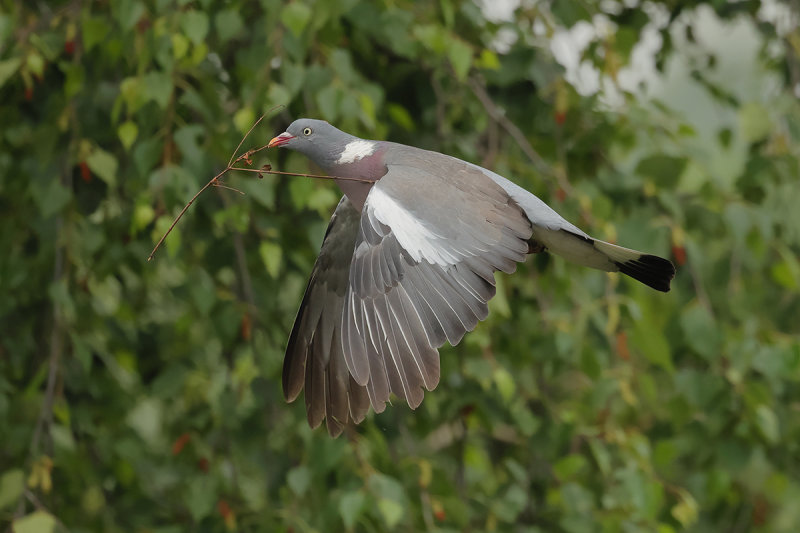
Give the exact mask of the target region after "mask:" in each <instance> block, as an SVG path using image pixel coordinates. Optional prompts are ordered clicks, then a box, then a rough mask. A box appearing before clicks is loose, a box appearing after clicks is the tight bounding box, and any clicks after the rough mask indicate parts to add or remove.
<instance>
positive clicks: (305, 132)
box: [303, 128, 311, 136]
mask: <svg viewBox="0 0 800 533" xmlns="http://www.w3.org/2000/svg"><path fill="white" fill-rule="evenodd" d="M303 135H305V136H309V135H311V128H303Z"/></svg>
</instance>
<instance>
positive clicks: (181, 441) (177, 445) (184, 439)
mask: <svg viewBox="0 0 800 533" xmlns="http://www.w3.org/2000/svg"><path fill="white" fill-rule="evenodd" d="M191 438H192V436H191V435H189V434H188V433H184V434H183V435H181V436H180V437H178V438H177V439H175V442H173V443H172V455H178V454H179V453H181V450H183V447H184V446H186V444H187V443H188V442H189V440H191Z"/></svg>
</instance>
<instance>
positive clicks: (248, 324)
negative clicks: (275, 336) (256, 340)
mask: <svg viewBox="0 0 800 533" xmlns="http://www.w3.org/2000/svg"><path fill="white" fill-rule="evenodd" d="M240 330H241V334H242V339H243V340H246V341H249V340H250V336H251V334H252V331H253V321H252V320H251V319H250V314H249V313H245V314H244V315H243V316H242V323H241V325H240Z"/></svg>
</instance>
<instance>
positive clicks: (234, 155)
mask: <svg viewBox="0 0 800 533" xmlns="http://www.w3.org/2000/svg"><path fill="white" fill-rule="evenodd" d="M273 110H275V107H273V108H272V109H270V110H269V111H268V112H269V113H272V111H273ZM266 116H267V114H266V113H264V114H263V115H261V116H260V117H258V120H256V121H255V122H253V125H252V126H250V129H249V130H247V133H245V134H244V137H242V140H241V141H239V144H237V145H236V150H234V151H233V153H232V154H231V158H230V159H228V168H230V167H231V165H233V158H234V157H236V153H237V152H238V151H239V148H241V147H242V144H243V143H244V141H245V139H247V138H248V137H249V136H250V134H251V133H253V130H254V129H255V128H256V126H258V125H259V124H260V123H261V121H262V120H264V117H266Z"/></svg>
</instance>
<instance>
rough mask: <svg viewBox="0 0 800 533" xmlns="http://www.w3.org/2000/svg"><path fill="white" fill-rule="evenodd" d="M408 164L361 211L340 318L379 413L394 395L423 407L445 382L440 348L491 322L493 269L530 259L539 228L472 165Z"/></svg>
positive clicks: (394, 168) (393, 170) (509, 268)
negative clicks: (481, 323) (441, 380)
mask: <svg viewBox="0 0 800 533" xmlns="http://www.w3.org/2000/svg"><path fill="white" fill-rule="evenodd" d="M432 157H435V156H432ZM403 161H404V163H406V162H407V164H390V165H387V168H388V172H387V174H386V175H384V177H383V178H381V180H380V181H378V182H377V184H376V185H375V186H373V188H372V189H371V191H370V193H369V195H368V197H367V201H366V203H365V205H364V208H363V209H362V213H361V221H360V231H359V234H358V238H357V240H356V243H355V252H354V255H353V261H352V263H351V265H350V274H349V286H348V289H347V293H346V295H345V303H344V312H343V315H342V326H341V329H342V343H343V352H344V354H345V361H346V363H347V368H348V369H349V370H350V374H351V375H352V376H353V377H354V378H355V381H356V382H357V383H359V384H363V385H366V387H367V392H368V393H369V398H370V401H371V403H372V407H373V409H375V410H376V412H380V411H382V410H383V409H384V407H385V402H386V401H387V400H388V399H389V394H390V393H394V394H396V395H397V396H400V397H401V398H404V399H405V400H406V401H407V402H408V404H409V405H410V406H411V407H412V408H416V407H417V406H418V405H419V404H420V402H421V401H422V397H423V390H422V387H424V388H425V389H427V390H431V389H433V388H434V387H435V386H436V385H437V384H438V381H439V354H438V350H437V348H438V347H440V346H441V345H442V344H444V342H445V341H449V342H450V344H453V345H455V344H457V343H458V342H459V341H460V340H461V338H462V337H463V336H464V334H465V333H466V332H467V331H471V330H472V329H474V328H475V326H476V325H477V323H478V321H480V320H483V319H484V318H486V316H487V314H488V306H487V302H488V301H489V299H491V298H492V296H494V294H495V281H494V272H495V271H497V270H502V271H504V272H513V271H514V270H515V269H516V262H518V261H524V259H525V254H526V252H527V251H528V243H527V240H528V239H529V238H530V236H531V231H532V230H531V225H530V223H529V221H528V219H527V218H526V217H525V215H524V213H523V212H522V210H521V209H520V208H519V206H518V205H517V204H516V203H515V202H514V201H513V200H512V199H511V198H510V197H509V195H508V194H507V193H506V192H505V191H504V190H503V189H502V187H500V186H498V185H497V184H496V183H494V182H493V181H492V180H491V179H489V178H488V177H486V176H485V175H483V174H482V173H480V172H478V171H476V170H474V169H471V168H470V167H469V166H468V165H466V164H464V163H460V162H459V163H456V164H454V163H452V162H450V160H446V161H445V160H442V159H436V158H434V159H433V160H416V159H415V158H413V157H406V158H404V159H403Z"/></svg>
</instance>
